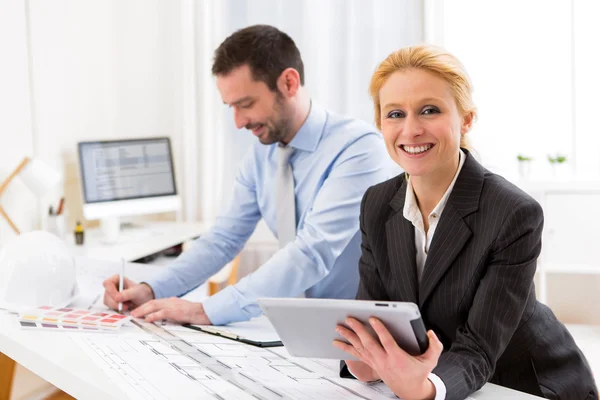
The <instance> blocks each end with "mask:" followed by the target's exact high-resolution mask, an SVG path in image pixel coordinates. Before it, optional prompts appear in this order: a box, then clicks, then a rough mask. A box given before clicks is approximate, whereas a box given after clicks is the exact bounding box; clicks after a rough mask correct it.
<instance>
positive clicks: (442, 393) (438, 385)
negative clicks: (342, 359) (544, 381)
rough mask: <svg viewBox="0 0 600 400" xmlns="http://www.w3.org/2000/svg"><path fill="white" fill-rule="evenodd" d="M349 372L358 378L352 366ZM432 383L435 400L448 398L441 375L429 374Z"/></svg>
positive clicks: (367, 383)
mask: <svg viewBox="0 0 600 400" xmlns="http://www.w3.org/2000/svg"><path fill="white" fill-rule="evenodd" d="M348 372H349V373H350V375H352V376H353V377H355V378H356V375H354V374H353V373H352V371H351V370H350V368H348ZM427 378H428V379H429V380H430V381H431V383H433V386H435V398H434V400H446V385H445V384H444V381H442V380H441V379H440V377H439V376H437V375H436V374H429V376H428V377H427ZM379 382H381V379H378V380H376V381H370V382H362V383H364V384H366V385H373V384H375V383H379Z"/></svg>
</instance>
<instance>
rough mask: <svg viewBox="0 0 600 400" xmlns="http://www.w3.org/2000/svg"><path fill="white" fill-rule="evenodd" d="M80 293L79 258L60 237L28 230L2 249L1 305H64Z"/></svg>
mask: <svg viewBox="0 0 600 400" xmlns="http://www.w3.org/2000/svg"><path fill="white" fill-rule="evenodd" d="M77 295H78V290H77V274H76V270H75V260H74V259H73V256H71V254H70V252H69V249H68V247H67V245H66V244H65V243H64V242H63V241H62V240H61V239H59V238H58V237H57V236H54V235H53V234H51V233H48V232H44V231H34V232H28V233H24V234H22V235H19V236H17V237H15V238H14V239H13V240H12V241H11V242H9V243H7V245H6V246H4V247H3V248H2V250H0V307H2V308H6V309H9V310H13V311H17V310H20V309H24V308H36V307H39V306H45V305H48V306H55V307H64V306H66V305H68V304H69V303H71V302H72V301H73V300H74V299H75V297H76V296H77Z"/></svg>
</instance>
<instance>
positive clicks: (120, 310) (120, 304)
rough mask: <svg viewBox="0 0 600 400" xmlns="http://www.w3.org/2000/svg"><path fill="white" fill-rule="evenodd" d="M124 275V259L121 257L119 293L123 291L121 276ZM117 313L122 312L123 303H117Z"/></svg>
mask: <svg viewBox="0 0 600 400" xmlns="http://www.w3.org/2000/svg"><path fill="white" fill-rule="evenodd" d="M124 275H125V259H124V258H123V257H121V273H120V274H119V292H122V291H123V276H124ZM118 311H119V312H122V311H123V303H122V302H119V309H118Z"/></svg>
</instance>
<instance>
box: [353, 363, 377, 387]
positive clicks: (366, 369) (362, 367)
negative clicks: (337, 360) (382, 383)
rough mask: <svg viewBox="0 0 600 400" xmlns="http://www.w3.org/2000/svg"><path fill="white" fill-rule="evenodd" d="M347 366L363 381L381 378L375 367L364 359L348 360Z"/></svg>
mask: <svg viewBox="0 0 600 400" xmlns="http://www.w3.org/2000/svg"><path fill="white" fill-rule="evenodd" d="M346 366H347V367H348V370H349V371H350V372H351V373H352V375H354V376H355V377H356V379H358V380H359V381H361V382H373V381H378V380H380V379H381V378H379V375H377V372H375V370H374V369H373V368H371V367H370V366H369V365H368V364H365V363H364V362H362V361H352V360H347V361H346Z"/></svg>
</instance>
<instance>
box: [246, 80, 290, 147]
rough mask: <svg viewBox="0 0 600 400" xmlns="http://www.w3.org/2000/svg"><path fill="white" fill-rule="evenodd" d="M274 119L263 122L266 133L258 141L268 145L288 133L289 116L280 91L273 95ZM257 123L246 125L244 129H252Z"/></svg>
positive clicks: (282, 138) (281, 139)
mask: <svg viewBox="0 0 600 400" xmlns="http://www.w3.org/2000/svg"><path fill="white" fill-rule="evenodd" d="M274 115H275V117H274V118H275V119H274V120H273V121H267V122H266V123H265V124H264V127H265V129H266V133H265V134H263V135H264V136H263V137H262V138H261V137H259V138H258V140H259V141H260V143H262V144H265V145H269V144H273V143H277V142H281V141H283V140H284V139H285V138H286V137H287V136H288V135H289V133H290V125H291V118H289V117H288V113H287V112H286V110H285V109H284V105H283V96H282V95H281V93H279V92H278V93H277V95H276V97H275V108H274ZM257 125H258V124H252V125H246V129H248V130H252V129H254V128H255V127H256V126H257Z"/></svg>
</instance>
